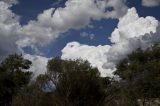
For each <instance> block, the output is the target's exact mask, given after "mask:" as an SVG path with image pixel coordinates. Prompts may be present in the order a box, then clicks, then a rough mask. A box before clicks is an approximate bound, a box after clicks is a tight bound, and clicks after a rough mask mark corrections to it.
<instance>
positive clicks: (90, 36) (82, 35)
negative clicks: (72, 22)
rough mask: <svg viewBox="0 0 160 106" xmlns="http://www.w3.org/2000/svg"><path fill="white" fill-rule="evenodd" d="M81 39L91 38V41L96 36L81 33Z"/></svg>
mask: <svg viewBox="0 0 160 106" xmlns="http://www.w3.org/2000/svg"><path fill="white" fill-rule="evenodd" d="M80 36H81V37H89V38H90V39H91V40H92V39H93V38H94V37H95V35H94V34H93V33H91V34H90V33H87V32H81V33H80Z"/></svg>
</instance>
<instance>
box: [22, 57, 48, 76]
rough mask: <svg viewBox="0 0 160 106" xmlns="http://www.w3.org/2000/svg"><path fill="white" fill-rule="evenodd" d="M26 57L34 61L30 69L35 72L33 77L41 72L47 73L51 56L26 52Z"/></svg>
mask: <svg viewBox="0 0 160 106" xmlns="http://www.w3.org/2000/svg"><path fill="white" fill-rule="evenodd" d="M24 58H25V59H28V60H30V61H32V66H31V68H30V71H31V72H33V79H34V78H36V77H37V76H38V75H40V74H45V73H46V71H47V68H46V67H47V63H48V60H49V59H50V58H46V57H42V56H37V55H30V54H24Z"/></svg>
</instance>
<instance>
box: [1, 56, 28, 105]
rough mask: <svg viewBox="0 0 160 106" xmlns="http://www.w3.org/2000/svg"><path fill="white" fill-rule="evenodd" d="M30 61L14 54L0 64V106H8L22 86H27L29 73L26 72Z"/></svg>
mask: <svg viewBox="0 0 160 106" xmlns="http://www.w3.org/2000/svg"><path fill="white" fill-rule="evenodd" d="M30 65H31V61H29V60H26V59H24V58H23V57H22V55H18V54H14V55H10V56H9V57H8V58H6V59H5V60H3V61H2V62H1V64H0V106H8V105H9V104H10V102H11V100H12V97H13V95H14V94H16V92H18V90H20V89H21V88H22V87H23V86H24V85H26V84H28V82H29V80H30V77H31V72H28V71H26V70H28V69H29V68H30Z"/></svg>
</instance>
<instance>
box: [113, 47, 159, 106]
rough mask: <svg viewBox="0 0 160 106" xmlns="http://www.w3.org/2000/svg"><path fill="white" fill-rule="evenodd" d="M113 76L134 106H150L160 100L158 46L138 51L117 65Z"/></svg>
mask: <svg viewBox="0 0 160 106" xmlns="http://www.w3.org/2000/svg"><path fill="white" fill-rule="evenodd" d="M115 74H116V75H118V76H119V77H120V78H121V80H120V84H121V85H123V86H122V87H123V89H125V91H126V92H127V93H128V94H126V96H127V97H128V98H129V99H130V102H132V103H133V104H134V105H133V106H135V105H137V103H138V101H139V103H141V104H142V105H143V106H152V103H153V102H155V101H156V100H157V99H158V98H159V99H160V83H159V82H160V46H159V45H154V46H152V47H149V48H148V49H146V50H141V49H138V50H136V51H135V52H133V53H132V54H130V55H129V56H128V58H126V59H124V60H122V61H121V62H120V63H119V64H118V65H117V70H116V71H115Z"/></svg>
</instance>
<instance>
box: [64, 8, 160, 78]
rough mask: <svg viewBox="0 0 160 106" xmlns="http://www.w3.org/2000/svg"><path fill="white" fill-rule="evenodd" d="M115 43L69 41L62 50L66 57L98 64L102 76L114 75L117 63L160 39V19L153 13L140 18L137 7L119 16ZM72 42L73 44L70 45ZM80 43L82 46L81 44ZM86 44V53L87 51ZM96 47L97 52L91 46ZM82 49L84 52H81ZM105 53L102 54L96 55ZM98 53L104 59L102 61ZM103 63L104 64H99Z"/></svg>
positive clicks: (112, 37) (113, 39) (114, 38)
mask: <svg viewBox="0 0 160 106" xmlns="http://www.w3.org/2000/svg"><path fill="white" fill-rule="evenodd" d="M110 39H111V42H112V45H111V46H107V45H105V46H102V47H103V49H99V46H98V47H94V46H87V45H81V44H78V43H75V42H73V43H69V44H67V46H66V47H65V48H64V49H63V50H62V53H63V54H62V59H77V58H81V59H87V60H88V61H89V62H90V63H91V64H92V65H93V66H97V67H98V68H99V70H100V71H101V75H102V76H105V75H106V74H107V75H108V76H110V75H111V74H112V72H113V71H114V70H115V66H116V64H117V63H118V62H119V61H120V60H121V59H123V58H125V57H126V56H127V55H128V54H130V53H131V52H132V51H134V50H136V49H137V48H140V47H141V48H143V49H145V48H146V47H148V46H150V45H152V44H154V43H156V42H160V26H159V22H158V21H157V20H156V19H155V18H154V17H151V16H148V17H145V18H144V17H139V16H138V14H137V12H136V9H135V8H131V9H129V10H128V12H127V14H126V15H124V16H123V17H122V18H120V19H119V23H118V26H117V28H115V30H114V31H113V33H112V35H111V37H110ZM70 45H71V46H70ZM77 45H78V46H77ZM84 46H85V50H87V51H86V52H83V50H84V49H82V48H84ZM91 48H94V51H93V50H92V49H91ZM81 51H82V53H80V52H81ZM95 53H98V54H99V53H101V55H98V56H97V55H95ZM96 56H97V57H98V58H99V59H101V60H98V59H97V58H96ZM99 62H101V64H99Z"/></svg>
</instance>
